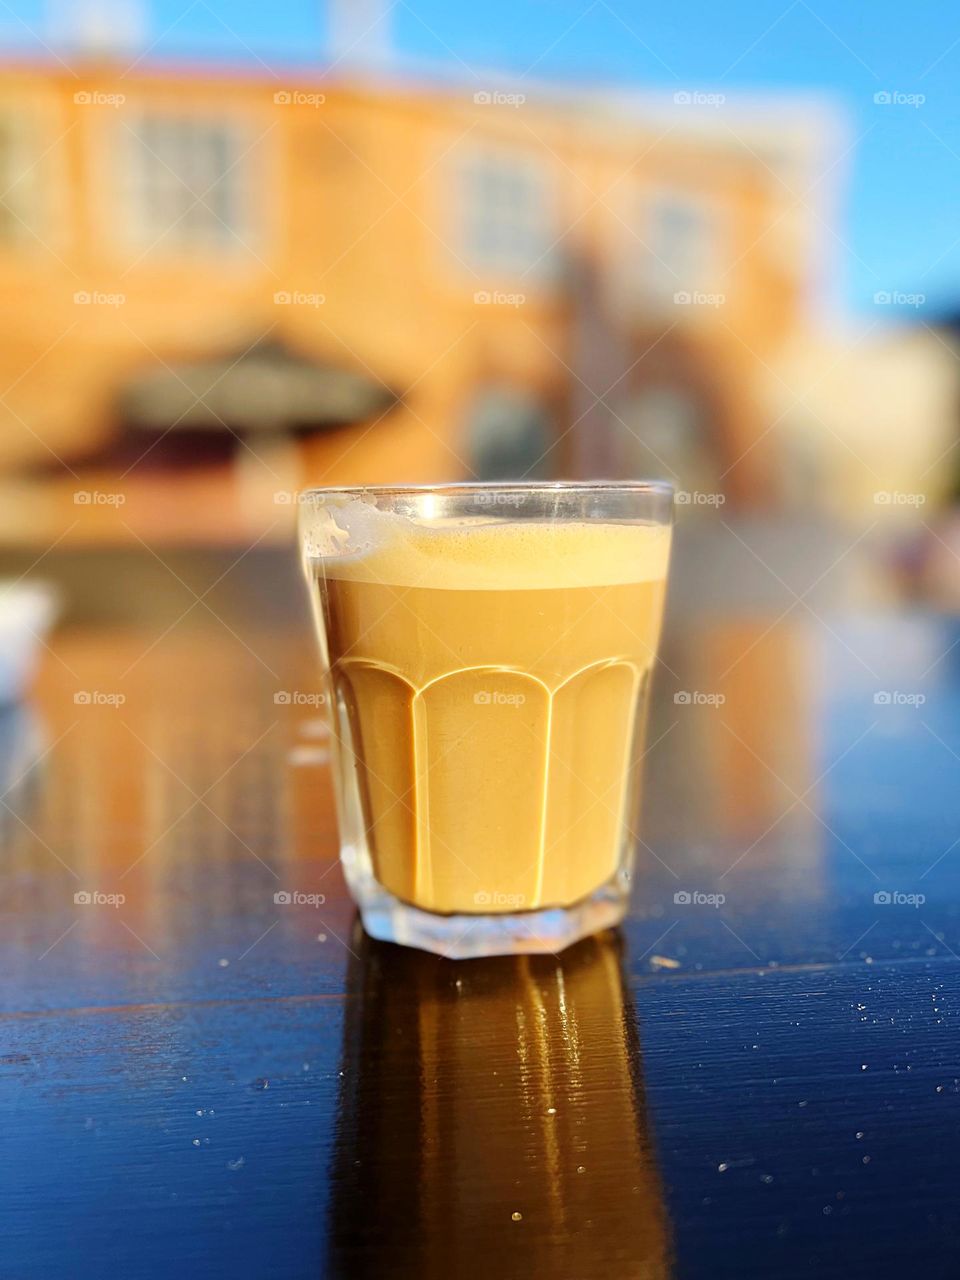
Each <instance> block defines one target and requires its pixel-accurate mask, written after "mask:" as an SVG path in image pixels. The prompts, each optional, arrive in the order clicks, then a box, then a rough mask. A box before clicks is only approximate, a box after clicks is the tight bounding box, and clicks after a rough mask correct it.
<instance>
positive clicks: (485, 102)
mask: <svg viewBox="0 0 960 1280" xmlns="http://www.w3.org/2000/svg"><path fill="white" fill-rule="evenodd" d="M473 100H474V102H475V103H476V104H477V106H478V107H488V106H489V105H490V103H491V102H492V101H493V98H492V96H491V94H490V93H489V91H488V90H486V89H481V90H480V92H479V93H475V94H474V95H473Z"/></svg>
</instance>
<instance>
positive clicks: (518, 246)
mask: <svg viewBox="0 0 960 1280" xmlns="http://www.w3.org/2000/svg"><path fill="white" fill-rule="evenodd" d="M460 190H461V220H462V230H461V234H460V236H459V237H458V239H459V242H460V244H461V245H462V249H461V250H460V256H461V257H462V258H463V259H464V261H465V262H466V263H467V264H468V266H470V267H472V268H475V269H477V270H478V271H486V272H488V273H490V274H492V275H496V276H501V277H504V276H506V277H511V278H514V279H520V278H522V277H527V278H528V279H533V278H539V279H543V278H545V277H548V276H550V275H552V274H553V272H554V271H555V269H556V265H557V255H556V251H555V248H554V241H555V240H556V238H557V237H556V231H555V228H554V216H553V207H552V192H551V190H550V181H549V175H548V174H547V173H546V172H545V171H544V169H543V168H542V166H541V164H540V162H539V161H538V159H537V157H535V156H533V155H527V156H524V155H522V154H521V153H515V154H510V153H502V152H500V153H494V152H482V153H478V154H477V155H475V156H473V157H472V158H471V159H470V160H469V161H468V162H467V163H466V165H465V166H464V169H463V171H462V181H461V184H460Z"/></svg>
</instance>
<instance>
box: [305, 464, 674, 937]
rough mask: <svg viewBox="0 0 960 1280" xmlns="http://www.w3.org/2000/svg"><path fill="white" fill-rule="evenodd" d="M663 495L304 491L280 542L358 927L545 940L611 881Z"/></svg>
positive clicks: (616, 905) (636, 770) (649, 658)
mask: <svg viewBox="0 0 960 1280" xmlns="http://www.w3.org/2000/svg"><path fill="white" fill-rule="evenodd" d="M672 517H673V491H672V489H671V487H670V486H669V485H667V484H662V483H647V482H625V483H593V484H455V485H441V486H431V487H396V488H356V489H313V490H308V491H307V492H305V493H303V494H301V495H300V542H301V552H302V557H303V566H304V570H305V573H306V575H307V581H308V585H309V590H310V598H311V602H312V607H313V612H314V618H315V620H316V628H317V635H318V638H319V643H320V651H321V657H322V662H323V667H324V673H325V679H326V681H327V688H328V694H329V697H328V703H329V705H330V706H331V708H332V719H333V726H332V728H333V733H334V739H335V759H334V771H335V784H336V785H335V790H336V795H337V805H338V814H339V823H340V844H341V859H342V862H343V867H344V872H345V875H346V878H347V882H348V884H349V887H350V890H351V892H352V894H353V896H354V898H355V899H356V902H357V904H358V906H359V908H360V912H361V915H362V917H363V922H364V925H365V927H366V929H367V931H368V932H369V933H370V934H372V935H373V936H374V937H375V938H381V939H384V940H386V941H392V942H400V943H406V944H407V945H410V946H417V947H422V948H425V949H426V950H428V951H435V952H438V953H440V954H442V955H446V956H451V957H469V956H482V955H496V954H502V953H509V952H530V951H558V950H559V949H560V948H561V947H565V946H567V945H568V944H569V943H571V942H573V941H575V940H576V939H578V938H581V937H583V936H584V935H586V934H590V933H593V932H595V931H596V930H598V929H601V928H605V927H607V926H609V925H612V924H616V923H617V922H619V920H620V919H621V918H622V917H623V914H624V911H625V909H626V904H627V897H628V892H629V880H630V870H631V864H632V859H633V851H634V843H635V839H634V832H635V830H636V817H637V811H638V805H639V798H640V773H641V768H640V762H641V755H642V749H643V748H642V743H643V738H644V730H645V719H646V709H647V702H648V695H649V688H650V679H651V675H652V671H653V665H654V662H655V660H656V650H657V642H658V639H659V633H660V623H661V618H662V614H663V601H664V593H665V589H666V578H667V565H668V559H669V551H670V535H671V524H672Z"/></svg>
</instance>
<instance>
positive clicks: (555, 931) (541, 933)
mask: <svg viewBox="0 0 960 1280" xmlns="http://www.w3.org/2000/svg"><path fill="white" fill-rule="evenodd" d="M352 887H353V889H354V896H355V897H356V899H357V902H358V904H359V907H360V915H361V918H362V919H363V926H364V928H365V929H366V931H367V933H369V934H370V936H371V937H372V938H378V939H379V940H380V941H381V942H398V943H400V944H401V945H402V946H405V947H419V948H420V950H421V951H432V952H433V953H434V954H435V955H438V956H446V957H447V959H449V960H472V959H476V958H478V957H480V956H504V955H517V954H521V955H523V954H534V955H541V954H555V953H556V952H558V951H562V950H563V949H564V948H565V947H569V946H571V945H572V944H573V943H574V942H579V941H580V939H581V938H586V937H588V936H589V935H590V934H592V933H599V932H600V931H601V930H602V929H608V928H611V927H613V926H614V925H617V924H619V923H620V921H621V920H622V919H623V917H624V913H625V912H626V908H627V896H628V894H627V886H626V884H625V883H622V882H621V881H620V878H619V877H614V878H613V879H612V880H609V881H608V882H607V883H606V884H605V885H602V886H601V887H600V888H599V889H597V890H596V891H595V892H594V893H592V894H591V895H590V896H589V898H581V900H580V901H579V902H575V903H573V905H572V906H569V907H549V908H545V909H544V910H542V911H515V912H512V913H509V914H503V915H500V914H498V915H449V916H444V915H436V914H435V913H433V912H431V911H421V910H420V908H419V907H412V906H410V904H409V903H407V902H401V901H400V899H399V898H395V897H394V896H393V895H392V894H390V893H388V892H387V891H386V890H385V889H384V888H383V886H382V885H380V884H378V883H377V882H376V881H372V882H371V881H369V880H368V881H367V883H366V884H364V885H363V887H362V888H360V886H358V885H356V884H355V883H354V885H353V886H352ZM357 889H360V891H359V892H357Z"/></svg>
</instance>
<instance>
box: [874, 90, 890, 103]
mask: <svg viewBox="0 0 960 1280" xmlns="http://www.w3.org/2000/svg"><path fill="white" fill-rule="evenodd" d="M873 100H874V102H875V103H876V105H877V106H878V107H887V106H889V105H890V103H891V102H892V101H893V96H892V95H891V93H890V91H889V90H888V89H881V90H880V92H879V93H875V94H874V95H873Z"/></svg>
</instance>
